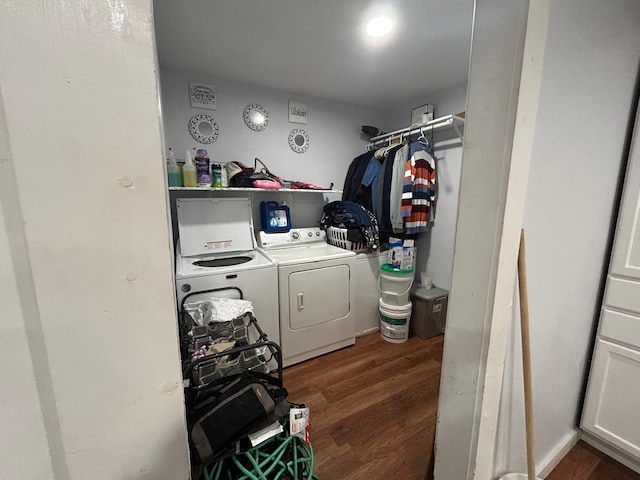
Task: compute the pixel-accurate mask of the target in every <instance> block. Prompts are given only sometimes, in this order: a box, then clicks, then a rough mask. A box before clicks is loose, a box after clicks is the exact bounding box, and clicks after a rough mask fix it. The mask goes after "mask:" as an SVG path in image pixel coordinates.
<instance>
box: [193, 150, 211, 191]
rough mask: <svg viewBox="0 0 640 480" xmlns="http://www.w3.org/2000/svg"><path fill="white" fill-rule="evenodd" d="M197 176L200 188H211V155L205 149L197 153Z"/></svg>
mask: <svg viewBox="0 0 640 480" xmlns="http://www.w3.org/2000/svg"><path fill="white" fill-rule="evenodd" d="M195 160H196V175H197V177H198V186H199V187H210V186H211V167H210V166H209V155H208V154H207V151H206V150H205V149H204V148H201V149H199V150H198V151H197V152H196V158H195Z"/></svg>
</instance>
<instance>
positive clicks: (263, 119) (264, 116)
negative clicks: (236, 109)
mask: <svg viewBox="0 0 640 480" xmlns="http://www.w3.org/2000/svg"><path fill="white" fill-rule="evenodd" d="M242 118H244V123H245V124H246V125H247V127H249V128H250V129H251V130H255V131H256V132H261V131H262V130H264V129H265V128H267V125H269V114H268V113H267V111H266V110H265V108H264V107H263V106H262V105H260V104H258V103H252V104H251V105H247V106H246V107H244V111H243V112H242Z"/></svg>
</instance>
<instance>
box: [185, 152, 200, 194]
mask: <svg viewBox="0 0 640 480" xmlns="http://www.w3.org/2000/svg"><path fill="white" fill-rule="evenodd" d="M182 177H183V179H184V186H185V187H197V186H198V181H197V180H196V178H197V177H196V166H195V165H194V164H193V160H192V159H191V152H190V151H189V150H187V153H185V156H184V166H183V167H182Z"/></svg>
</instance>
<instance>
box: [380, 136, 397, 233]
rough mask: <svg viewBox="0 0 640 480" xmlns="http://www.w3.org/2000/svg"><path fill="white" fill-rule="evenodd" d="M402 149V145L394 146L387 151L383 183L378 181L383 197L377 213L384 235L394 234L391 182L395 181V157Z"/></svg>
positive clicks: (383, 167)
mask: <svg viewBox="0 0 640 480" xmlns="http://www.w3.org/2000/svg"><path fill="white" fill-rule="evenodd" d="M400 148H402V145H394V146H393V147H392V148H391V149H389V150H387V152H386V155H385V158H384V163H383V164H382V170H383V171H384V174H383V176H382V177H381V179H382V181H380V180H379V181H378V193H377V195H378V196H381V197H382V200H381V202H379V203H380V204H381V205H380V207H381V208H380V210H379V211H376V217H377V218H378V226H379V227H380V232H382V233H384V234H391V233H393V227H392V225H391V215H390V212H391V182H392V179H393V166H394V162H395V156H396V153H397V152H398V150H400Z"/></svg>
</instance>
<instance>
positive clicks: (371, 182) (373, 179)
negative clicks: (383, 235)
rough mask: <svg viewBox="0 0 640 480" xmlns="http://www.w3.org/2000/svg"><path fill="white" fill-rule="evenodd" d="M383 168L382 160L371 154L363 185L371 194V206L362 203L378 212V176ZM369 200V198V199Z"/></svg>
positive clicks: (371, 210)
mask: <svg viewBox="0 0 640 480" xmlns="http://www.w3.org/2000/svg"><path fill="white" fill-rule="evenodd" d="M381 168H382V164H381V163H380V160H378V159H377V158H376V157H375V156H374V155H372V156H371V160H369V164H368V165H367V169H366V170H365V172H364V175H363V176H362V187H363V188H364V189H367V191H368V192H369V196H370V203H369V205H370V206H367V204H365V203H360V202H358V203H360V205H362V206H363V207H364V208H366V209H367V210H369V211H370V212H373V214H374V215H375V213H376V196H377V193H378V176H379V175H380V169H381ZM367 200H369V199H367Z"/></svg>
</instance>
